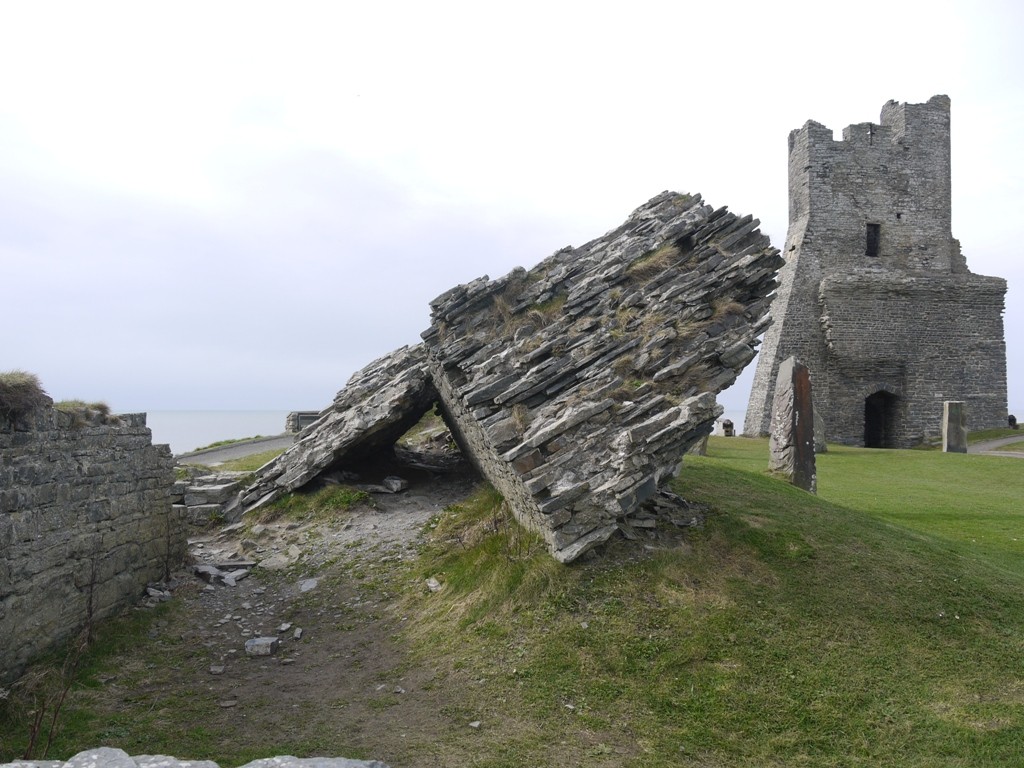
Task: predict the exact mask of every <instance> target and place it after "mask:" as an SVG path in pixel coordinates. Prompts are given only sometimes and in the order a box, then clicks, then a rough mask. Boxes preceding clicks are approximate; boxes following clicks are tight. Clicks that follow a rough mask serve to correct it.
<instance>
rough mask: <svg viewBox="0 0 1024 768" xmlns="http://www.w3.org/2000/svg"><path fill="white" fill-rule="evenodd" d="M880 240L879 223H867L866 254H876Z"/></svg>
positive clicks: (880, 229)
mask: <svg viewBox="0 0 1024 768" xmlns="http://www.w3.org/2000/svg"><path fill="white" fill-rule="evenodd" d="M881 240H882V225H881V224H868V242H867V251H866V252H867V255H868V256H871V257H875V256H878V246H879V244H880V243H881Z"/></svg>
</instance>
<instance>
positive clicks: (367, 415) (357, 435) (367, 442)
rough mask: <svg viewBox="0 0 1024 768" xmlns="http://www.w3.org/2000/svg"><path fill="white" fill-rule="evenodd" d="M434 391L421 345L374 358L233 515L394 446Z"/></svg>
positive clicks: (245, 494)
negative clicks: (329, 471)
mask: <svg viewBox="0 0 1024 768" xmlns="http://www.w3.org/2000/svg"><path fill="white" fill-rule="evenodd" d="M435 400H437V393H436V392H435V391H434V387H433V384H432V383H431V381H430V377H429V374H428V372H427V367H426V349H425V348H424V347H423V345H422V344H416V345H414V346H409V347H402V348H401V349H398V350H395V351H394V352H392V353H391V354H390V355H386V356H384V357H382V358H380V359H378V360H374V361H373V362H372V363H370V364H369V365H368V366H366V367H365V368H363V369H362V370H361V371H359V372H358V373H355V374H353V376H352V378H351V379H349V381H348V384H347V385H346V386H345V388H344V389H342V390H341V391H340V392H338V394H337V395H336V396H335V398H334V404H333V405H332V406H331V407H330V408H327V409H326V410H324V411H323V412H322V413H321V414H320V418H319V419H318V420H317V421H315V422H314V423H313V424H311V425H309V426H308V427H306V428H305V429H304V430H303V431H302V432H301V433H299V435H298V437H297V438H296V440H295V443H294V444H293V445H292V446H291V447H289V448H288V450H287V451H285V452H284V453H283V454H282V455H281V456H279V457H278V458H277V459H276V460H275V461H273V462H271V463H270V464H268V465H267V466H266V467H263V468H262V469H261V470H260V471H259V473H258V474H257V478H256V482H255V483H253V484H252V485H251V486H249V488H247V489H246V490H245V491H243V492H242V494H241V496H240V498H239V504H238V506H237V507H235V509H236V510H237V515H238V516H241V514H242V513H243V512H247V511H249V510H251V509H255V508H256V507H258V506H262V505H263V504H267V503H269V502H271V501H273V500H274V499H276V498H278V497H280V496H281V495H282V494H285V493H287V492H288V491H292V490H295V489H296V488H301V487H302V486H304V485H305V484H306V483H308V482H309V481H310V480H312V479H313V478H315V477H317V476H318V475H320V474H321V473H323V472H325V471H326V470H328V469H330V468H332V467H337V466H344V464H345V463H346V462H354V461H356V460H358V459H361V458H363V457H365V456H367V455H369V454H373V453H376V452H378V451H381V450H385V449H388V448H390V447H391V446H392V445H394V443H395V441H396V440H398V438H399V437H401V436H402V435H403V434H405V432H406V431H408V430H409V428H410V427H412V426H413V425H414V424H415V423H416V422H417V421H418V420H419V419H420V418H421V417H422V416H423V414H424V413H426V412H427V410H429V409H430V408H431V407H432V405H433V404H434V401H435Z"/></svg>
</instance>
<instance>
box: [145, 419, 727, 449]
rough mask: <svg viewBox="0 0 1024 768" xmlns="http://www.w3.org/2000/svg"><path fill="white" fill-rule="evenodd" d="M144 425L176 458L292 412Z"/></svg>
mask: <svg viewBox="0 0 1024 768" xmlns="http://www.w3.org/2000/svg"><path fill="white" fill-rule="evenodd" d="M144 413H145V414H146V426H147V427H149V429H150V431H151V432H152V433H153V444H154V445H162V444H165V445H169V446H170V447H171V453H172V454H174V455H175V456H177V455H179V454H182V453H191V452H192V451H195V450H197V449H198V448H204V447H206V446H208V445H210V444H211V443H215V442H218V441H220V440H241V439H244V438H247V437H273V436H275V435H280V434H283V433H284V432H285V420H286V419H287V417H288V414H289V413H291V411H276V410H267V411H217V410H195V411H178V410H167V411H144ZM745 415H746V411H745V410H737V409H731V408H730V409H726V411H725V413H723V414H722V415H721V417H719V419H718V423H716V425H715V434H716V435H720V434H722V427H721V423H720V422H721V421H722V420H723V419H731V420H732V422H733V425H734V428H735V430H736V434H740V433H741V432H742V431H743V417H744V416H745Z"/></svg>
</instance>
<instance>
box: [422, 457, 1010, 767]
mask: <svg viewBox="0 0 1024 768" xmlns="http://www.w3.org/2000/svg"><path fill="white" fill-rule="evenodd" d="M820 459H821V461H820V466H819V472H820V480H819V486H820V487H821V488H822V489H823V490H822V498H815V497H814V496H811V495H808V494H805V493H803V492H801V491H798V490H796V489H794V488H792V487H790V486H787V485H785V484H783V483H781V482H779V481H778V480H775V479H771V478H769V477H767V476H765V474H764V473H763V469H764V468H765V467H766V464H767V451H766V447H765V442H764V441H752V440H740V439H736V440H727V439H713V440H712V443H711V451H710V456H709V457H708V458H693V459H690V458H688V459H687V462H686V464H687V466H686V468H685V470H684V472H683V473H682V474H681V476H680V479H679V481H678V482H677V486H676V490H677V491H678V492H680V493H681V494H682V495H684V496H685V497H686V498H688V499H691V500H695V501H701V502H704V503H707V504H710V505H711V506H712V507H713V509H714V513H713V515H712V517H711V519H710V520H709V522H708V524H707V525H706V527H705V529H704V530H703V531H700V532H698V533H696V534H695V535H693V536H691V537H690V540H689V541H688V542H687V543H686V544H685V545H683V546H670V547H666V548H657V549H653V550H647V551H645V552H643V553H642V554H638V553H637V552H636V551H635V550H627V549H626V548H625V547H623V546H622V545H619V548H620V550H621V551H619V552H617V553H615V552H611V553H608V554H613V555H618V556H617V557H604V558H602V559H600V560H598V561H592V562H589V563H584V564H581V565H580V566H578V567H573V568H558V567H555V566H554V565H553V564H552V563H551V562H550V560H549V558H547V556H546V555H544V554H541V553H540V550H539V548H538V549H537V550H536V551H534V552H531V553H528V554H525V555H524V556H522V557H519V558H515V557H511V556H510V555H509V552H510V551H516V550H517V547H516V546H509V545H508V544H506V543H504V542H502V541H501V539H502V537H504V536H507V535H509V534H508V533H503V532H502V531H501V530H499V531H498V533H496V534H493V535H490V536H479V535H475V534H474V533H473V532H474V531H478V530H479V529H480V528H481V526H483V527H487V526H488V525H489V523H488V520H489V519H490V517H491V516H493V514H494V512H493V511H488V507H489V506H490V507H491V510H493V509H494V507H493V501H487V499H486V498H484V499H477V500H476V502H475V504H472V505H467V506H466V507H465V508H464V509H462V510H458V514H457V515H456V514H452V513H450V514H452V517H453V519H452V520H450V521H447V522H446V521H443V520H442V521H441V523H440V524H439V526H438V530H441V531H442V533H441V535H440V536H438V537H436V538H437V542H436V543H435V544H434V545H433V546H432V547H431V548H430V549H428V551H427V552H426V553H425V555H424V557H423V559H422V560H421V563H420V576H421V577H424V578H426V577H427V576H428V575H434V577H435V578H437V579H438V580H439V581H441V582H443V583H444V585H445V586H444V589H442V590H441V591H440V592H439V593H437V594H436V595H431V596H429V598H428V599H421V600H419V601H418V603H417V607H418V611H417V613H418V615H417V616H416V618H415V622H414V625H413V628H412V629H411V630H410V633H411V635H412V637H413V638H414V640H415V643H416V645H417V646H418V647H419V648H420V649H421V652H422V653H424V654H429V655H430V656H431V657H432V658H433V659H434V663H437V656H438V651H439V650H440V651H441V653H442V657H443V658H444V659H445V660H446V661H447V663H448V664H449V665H450V666H449V673H450V674H451V675H452V676H453V677H458V678H465V679H469V680H474V679H483V680H486V684H481V685H476V686H470V687H468V688H466V689H465V691H464V692H463V695H461V696H460V700H459V701H460V706H462V707H463V708H464V709H465V712H464V714H465V716H467V717H468V716H469V714H470V713H471V712H475V713H480V712H483V713H484V714H483V715H478V716H479V717H481V718H482V719H484V720H490V721H491V723H492V725H493V727H492V728H491V729H490V730H489V731H488V733H487V734H486V735H482V738H483V739H484V740H486V741H487V744H486V747H484V746H483V745H481V752H482V753H483V754H485V755H487V757H485V758H484V759H483V760H482V761H481V762H479V763H477V764H479V765H495V766H496V765H524V764H555V763H557V762H559V761H561V760H565V759H568V760H569V761H570V762H572V760H584V761H585V762H586V763H587V764H606V765H636V766H661V765H665V766H668V765H729V766H744V765H750V766H771V765H779V766H782V765H785V766H793V765H813V766H823V765H844V766H854V765H858V766H859V765H863V766H880V765H894V766H895V765H899V766H907V765H922V766H924V765H929V766H934V765H950V766H953V765H1019V764H1024V675H1022V673H1021V670H1022V667H1021V659H1022V658H1024V637H1022V635H1021V632H1020V627H1021V626H1024V624H1022V622H1024V568H1022V567H1021V565H1022V564H1024V558H1022V557H1021V555H1022V554H1024V551H1022V544H1021V542H1020V541H1017V540H1016V539H1015V538H1014V537H1013V536H1006V535H1003V534H1004V533H1005V532H1006V531H1010V530H1015V531H1018V532H1020V536H1019V539H1020V540H1021V541H1024V530H1022V526H1021V522H1022V513H1021V512H1020V511H1019V509H1020V507H1019V504H1015V503H1013V502H1014V499H1015V498H1019V494H1020V490H1021V482H1020V479H1019V478H1020V475H1019V470H1020V467H1021V465H1019V464H1014V463H1013V462H1014V460H1013V459H1002V460H1000V459H995V458H992V457H971V456H963V455H950V454H928V453H921V452H911V451H866V450H863V449H838V450H835V451H833V452H831V453H829V454H828V455H826V456H822V457H820ZM457 519H458V520H461V522H457ZM612 549H613V550H614V549H615V547H613V548H612ZM519 551H522V549H521V548H519ZM453 628H457V629H458V631H457V632H454V631H452V630H453ZM498 702H500V703H498Z"/></svg>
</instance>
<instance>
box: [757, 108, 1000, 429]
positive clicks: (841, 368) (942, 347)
mask: <svg viewBox="0 0 1024 768" xmlns="http://www.w3.org/2000/svg"><path fill="white" fill-rule="evenodd" d="M949 116H950V102H949V99H948V98H947V97H946V96H935V97H933V98H932V99H930V100H929V101H928V102H927V103H925V104H898V103H896V102H893V101H890V102H888V103H887V104H886V105H885V106H884V107H883V108H882V113H881V119H880V124H878V125H875V124H872V123H860V124H856V125H851V126H849V127H847V128H846V129H845V130H844V131H843V139H842V141H835V140H833V137H832V131H831V130H830V129H829V128H826V127H825V126H823V125H821V124H819V123H816V122H813V121H808V122H807V123H806V124H805V125H804V126H803V128H800V129H799V130H795V131H793V132H792V133H790V136H789V233H788V235H787V239H786V247H785V250H784V253H783V255H784V257H785V259H786V265H785V266H784V267H783V269H782V271H781V273H780V282H781V285H780V288H779V292H778V297H777V298H776V300H775V302H774V303H773V304H772V315H773V318H774V323H773V325H772V326H771V328H770V329H769V330H768V333H767V334H766V335H765V340H764V346H763V347H762V351H761V356H760V359H759V360H758V366H757V371H756V373H755V377H754V386H753V389H752V391H751V395H750V403H749V406H748V409H747V416H746V422H745V425H744V431H745V432H746V433H747V434H753V435H758V434H767V432H768V426H769V419H770V415H771V403H772V397H773V390H774V386H775V378H776V374H777V371H778V367H779V364H780V363H781V362H782V361H783V360H785V359H786V358H788V357H790V356H796V357H797V358H798V359H799V360H800V362H802V363H803V364H805V365H806V366H807V367H808V368H809V369H810V373H811V379H812V381H813V385H814V399H815V409H816V411H818V413H819V415H820V416H821V417H822V419H823V421H824V426H825V430H826V436H827V438H828V439H829V440H830V441H835V442H839V443H846V444H852V445H869V446H874V447H907V446H910V445H913V444H915V443H917V442H920V441H921V440H922V439H924V438H925V437H929V436H935V435H937V434H938V432H939V430H940V427H941V423H942V403H943V401H945V400H962V401H964V402H965V403H966V409H967V413H968V420H969V423H970V426H971V428H972V429H979V428H985V427H995V426H1002V425H1004V424H1005V423H1006V345H1005V342H1004V339H1003V319H1002V311H1003V297H1004V295H1005V293H1006V282H1005V281H1004V280H1002V279H1000V278H995V277H985V276H982V275H975V274H972V273H971V272H970V271H969V270H968V269H967V263H966V261H965V259H964V257H963V255H962V254H961V252H960V244H959V242H957V241H956V240H955V239H954V238H953V236H952V233H951V228H950V220H951V183H950V141H949V136H950V133H949V130H950V119H949Z"/></svg>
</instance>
